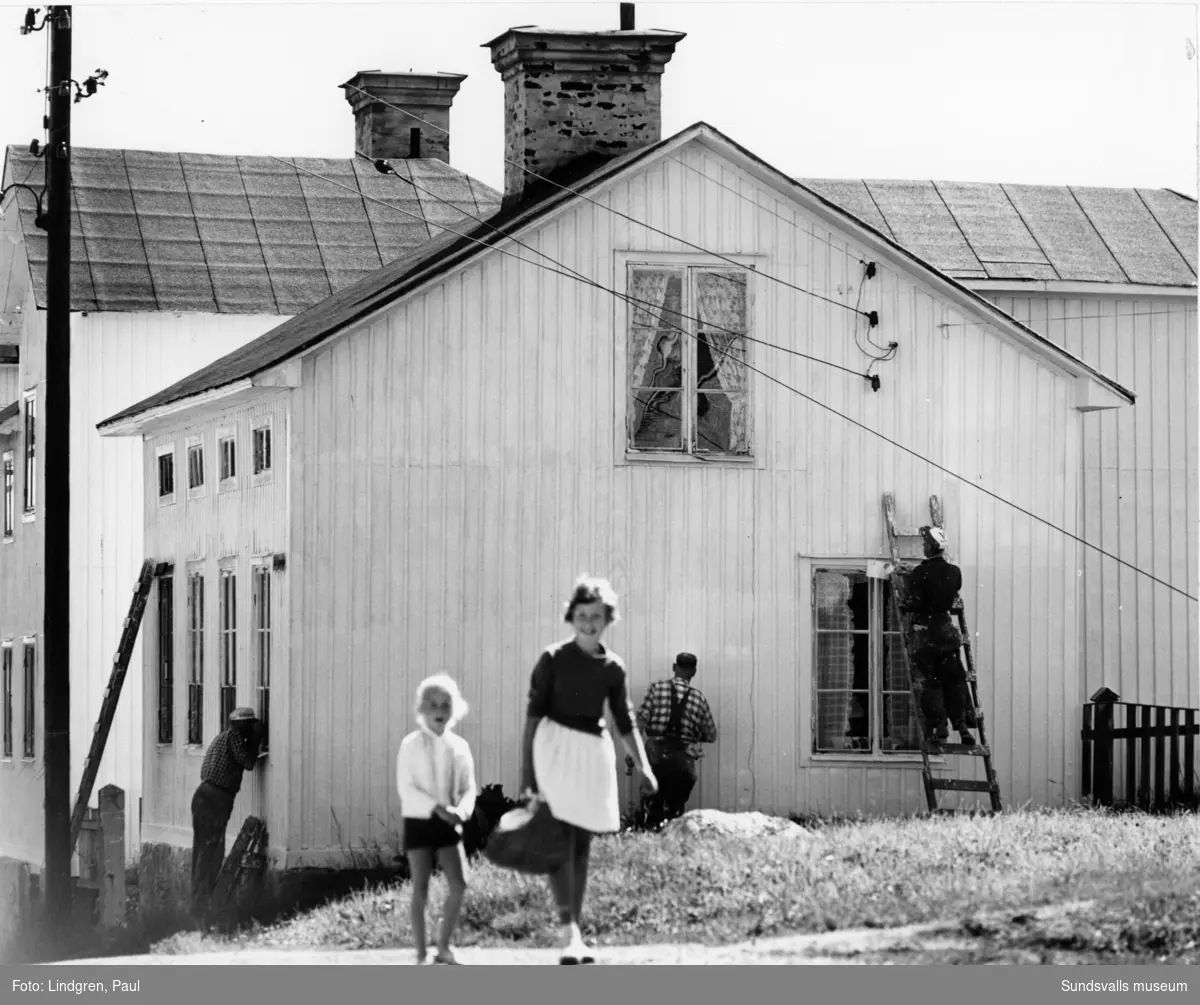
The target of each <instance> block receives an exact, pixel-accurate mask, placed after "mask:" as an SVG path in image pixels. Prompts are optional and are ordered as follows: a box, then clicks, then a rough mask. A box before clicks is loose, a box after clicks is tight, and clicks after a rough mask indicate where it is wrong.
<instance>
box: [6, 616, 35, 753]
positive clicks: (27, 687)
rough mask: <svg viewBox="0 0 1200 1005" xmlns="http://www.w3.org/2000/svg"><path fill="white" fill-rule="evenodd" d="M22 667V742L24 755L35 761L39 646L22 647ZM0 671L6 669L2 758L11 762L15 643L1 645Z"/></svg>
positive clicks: (30, 644) (31, 643)
mask: <svg viewBox="0 0 1200 1005" xmlns="http://www.w3.org/2000/svg"><path fill="white" fill-rule="evenodd" d="M21 650H22V659H21V665H22V669H23V671H24V681H23V687H22V689H21V697H22V699H23V705H24V721H23V722H22V727H23V737H22V740H21V756H22V757H23V758H24V759H25V760H32V759H33V758H34V757H35V756H36V754H37V749H36V746H35V740H34V730H33V727H34V716H35V714H36V711H37V643H36V642H34V641H33V640H32V639H26V640H25V642H24V644H23V645H22V647H21ZM0 668H2V669H3V678H4V680H3V685H4V710H3V711H4V745H3V747H2V748H0V751H2V753H0V756H3V758H4V759H5V760H11V759H12V756H13V746H14V736H13V675H14V672H15V671H14V669H13V643H12V641H11V640H9V641H6V642H3V643H0Z"/></svg>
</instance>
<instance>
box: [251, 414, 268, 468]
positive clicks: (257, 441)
mask: <svg viewBox="0 0 1200 1005" xmlns="http://www.w3.org/2000/svg"><path fill="white" fill-rule="evenodd" d="M253 446H254V473H255V474H256V475H261V474H265V473H267V472H269V471H270V470H271V427H270V425H265V426H257V427H256V428H255V429H254V443H253Z"/></svg>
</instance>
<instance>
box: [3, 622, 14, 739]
mask: <svg viewBox="0 0 1200 1005" xmlns="http://www.w3.org/2000/svg"><path fill="white" fill-rule="evenodd" d="M0 669H2V670H3V674H4V749H3V754H2V755H0V756H3V757H5V758H11V757H12V755H13V662H12V642H5V643H4V645H3V647H0Z"/></svg>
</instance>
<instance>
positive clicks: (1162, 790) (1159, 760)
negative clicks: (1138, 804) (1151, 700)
mask: <svg viewBox="0 0 1200 1005" xmlns="http://www.w3.org/2000/svg"><path fill="white" fill-rule="evenodd" d="M1154 718H1155V725H1156V726H1157V727H1158V728H1157V729H1156V730H1155V731H1154V734H1155V735H1154V808H1155V809H1162V808H1163V806H1165V805H1166V781H1167V765H1166V742H1165V741H1166V737H1165V735H1164V734H1165V732H1166V726H1167V710H1166V709H1165V708H1156V709H1155V710H1154Z"/></svg>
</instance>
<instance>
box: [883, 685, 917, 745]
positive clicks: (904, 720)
mask: <svg viewBox="0 0 1200 1005" xmlns="http://www.w3.org/2000/svg"><path fill="white" fill-rule="evenodd" d="M920 735H921V730H920V727H919V726H918V725H917V717H916V714H915V713H914V711H913V698H912V694H911V693H910V692H907V691H905V692H895V693H885V694H884V695H883V736H882V737H881V740H880V746H881V747H882V748H883V749H884V750H920V749H921V742H920Z"/></svg>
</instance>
